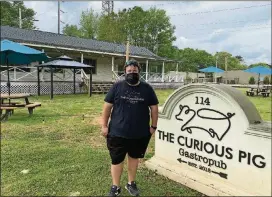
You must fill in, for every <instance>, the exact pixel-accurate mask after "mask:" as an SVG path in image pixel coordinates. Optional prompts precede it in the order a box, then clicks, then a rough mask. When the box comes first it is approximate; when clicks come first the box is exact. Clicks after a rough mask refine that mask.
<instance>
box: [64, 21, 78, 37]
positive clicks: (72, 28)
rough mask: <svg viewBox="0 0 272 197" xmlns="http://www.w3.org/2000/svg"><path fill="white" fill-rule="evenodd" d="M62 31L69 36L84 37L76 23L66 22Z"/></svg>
mask: <svg viewBox="0 0 272 197" xmlns="http://www.w3.org/2000/svg"><path fill="white" fill-rule="evenodd" d="M62 32H63V34H64V35H67V36H75V37H82V34H81V32H80V30H79V29H78V28H77V26H76V25H67V24H66V25H65V26H64V27H63V30H62Z"/></svg>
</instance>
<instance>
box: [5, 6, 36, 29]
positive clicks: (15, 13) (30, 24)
mask: <svg viewBox="0 0 272 197" xmlns="http://www.w3.org/2000/svg"><path fill="white" fill-rule="evenodd" d="M0 4H1V8H0V11H1V25H2V26H4V25H7V26H11V27H19V19H18V18H19V8H21V17H22V28H23V29H35V28H36V27H35V26H34V20H35V18H34V16H35V14H36V13H35V12H34V10H33V9H30V8H26V7H25V5H24V2H23V1H14V2H10V1H1V2H0Z"/></svg>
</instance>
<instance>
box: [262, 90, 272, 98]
mask: <svg viewBox="0 0 272 197" xmlns="http://www.w3.org/2000/svg"><path fill="white" fill-rule="evenodd" d="M260 94H262V95H263V97H269V94H270V92H268V91H267V92H260Z"/></svg>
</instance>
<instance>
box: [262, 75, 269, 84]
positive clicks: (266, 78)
mask: <svg viewBox="0 0 272 197" xmlns="http://www.w3.org/2000/svg"><path fill="white" fill-rule="evenodd" d="M263 83H264V84H269V83H270V82H269V77H268V76H265V77H264V80H263Z"/></svg>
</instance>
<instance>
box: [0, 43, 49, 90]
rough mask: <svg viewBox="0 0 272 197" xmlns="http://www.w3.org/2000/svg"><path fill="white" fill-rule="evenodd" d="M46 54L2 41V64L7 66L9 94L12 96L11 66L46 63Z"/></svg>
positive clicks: (0, 48)
mask: <svg viewBox="0 0 272 197" xmlns="http://www.w3.org/2000/svg"><path fill="white" fill-rule="evenodd" d="M47 59H48V58H47V56H46V55H45V53H44V52H41V51H38V50H36V49H33V48H30V47H27V46H24V45H21V44H19V43H16V42H12V41H10V40H2V41H1V45H0V64H1V65H7V75H8V82H7V86H8V94H9V95H10V79H9V65H10V64H13V65H21V64H30V63H31V62H36V61H38V62H40V61H46V60H47Z"/></svg>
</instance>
